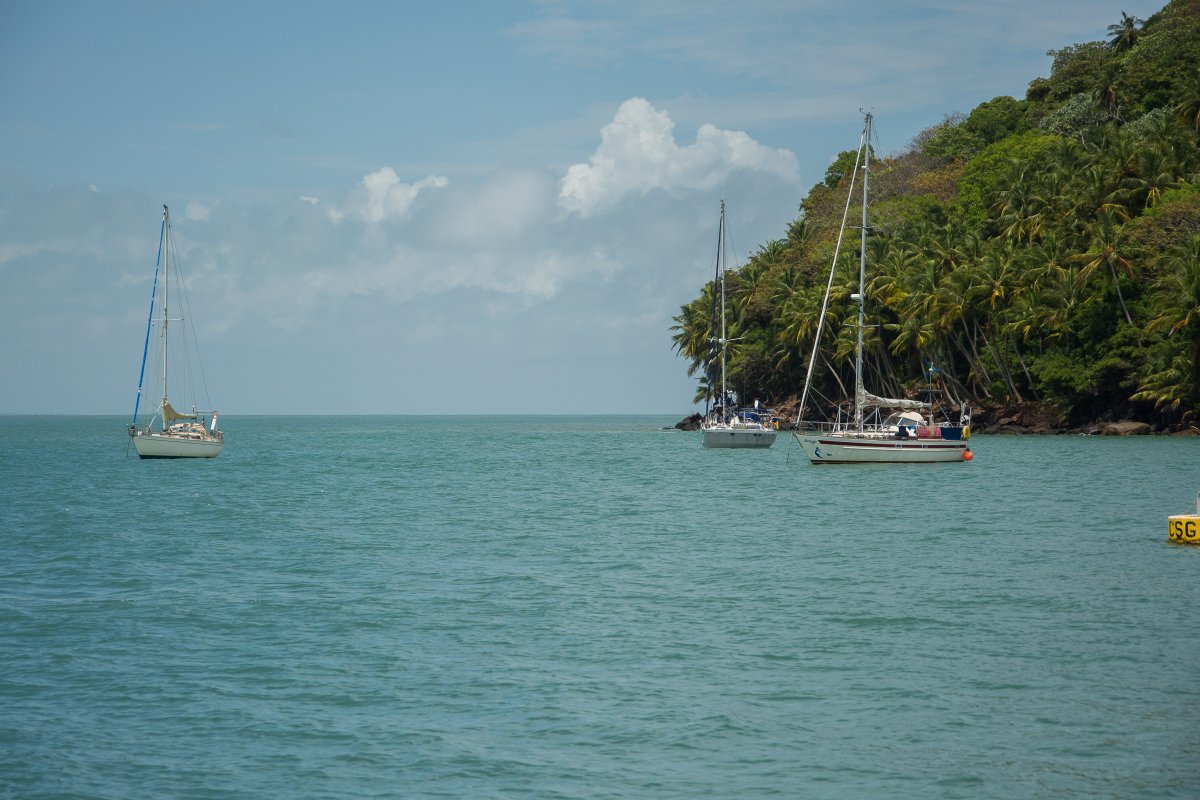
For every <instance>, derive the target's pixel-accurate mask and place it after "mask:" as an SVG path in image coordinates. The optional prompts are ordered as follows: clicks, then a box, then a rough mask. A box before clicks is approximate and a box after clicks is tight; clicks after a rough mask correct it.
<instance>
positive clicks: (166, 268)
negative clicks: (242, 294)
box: [159, 204, 171, 430]
mask: <svg viewBox="0 0 1200 800" xmlns="http://www.w3.org/2000/svg"><path fill="white" fill-rule="evenodd" d="M163 230H164V231H166V242H165V243H164V247H163V306H162V307H163V329H162V338H163V347H162V354H163V368H162V371H163V396H162V405H161V406H160V407H159V411H160V413H161V414H162V427H163V430H166V429H167V399H168V398H167V365H168V361H167V318H168V317H169V316H170V315H169V314H168V313H167V311H168V309H167V304H168V303H169V302H170V297H171V292H170V287H171V266H170V260H171V257H170V252H171V217H170V212H169V211H167V207H166V205H165V204H164V205H163Z"/></svg>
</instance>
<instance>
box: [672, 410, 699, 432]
mask: <svg viewBox="0 0 1200 800" xmlns="http://www.w3.org/2000/svg"><path fill="white" fill-rule="evenodd" d="M700 420H701V416H700V415H699V414H692V415H691V416H689V417H684V418H683V419H681V420H679V422H676V423H675V427H676V428H678V429H679V430H681V431H698V430H700Z"/></svg>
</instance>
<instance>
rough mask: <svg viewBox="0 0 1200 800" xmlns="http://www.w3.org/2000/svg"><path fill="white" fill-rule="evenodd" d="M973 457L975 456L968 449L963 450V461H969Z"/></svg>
mask: <svg viewBox="0 0 1200 800" xmlns="http://www.w3.org/2000/svg"><path fill="white" fill-rule="evenodd" d="M974 457H975V454H974V453H972V452H971V451H970V450H963V461H970V460H971V459H972V458H974Z"/></svg>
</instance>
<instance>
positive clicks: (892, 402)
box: [863, 392, 931, 410]
mask: <svg viewBox="0 0 1200 800" xmlns="http://www.w3.org/2000/svg"><path fill="white" fill-rule="evenodd" d="M863 398H864V399H863V403H864V404H865V405H869V406H879V407H880V408H911V409H914V410H919V409H923V408H930V407H931V406H930V405H929V403H922V402H921V401H920V400H897V399H895V398H891V397H876V396H875V395H873V394H871V393H870V392H867V393H866V394H865V395H864V396H863Z"/></svg>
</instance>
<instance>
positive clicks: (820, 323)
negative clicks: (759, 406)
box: [796, 125, 871, 425]
mask: <svg viewBox="0 0 1200 800" xmlns="http://www.w3.org/2000/svg"><path fill="white" fill-rule="evenodd" d="M866 139H867V127H866V126H865V125H864V126H863V132H862V134H861V135H860V136H859V139H858V152H857V153H856V154H855V156H854V171H853V172H851V173H850V187H849V190H848V191H847V192H846V208H845V210H843V211H842V227H841V229H839V230H838V239H837V246H836V247H834V250H833V264H832V265H830V267H829V282H828V283H827V284H826V285H825V299H824V300H822V301H821V316H820V317H819V318H818V319H817V330H816V333H815V334H814V335H813V347H812V353H811V354H810V355H809V357H808V372H807V373H806V374H805V376H804V391H803V392H801V394H800V407H799V408H797V409H796V424H797V425H799V424H800V420H801V419H802V418H803V417H804V403H805V401H806V400H807V399H808V386H809V382H810V381H811V380H812V372H813V366H814V365H815V364H816V360H817V347H818V345H819V344H820V341H821V331H822V330H823V329H824V327H825V312H826V311H828V309H829V292H830V290H831V289H832V288H833V276H834V273H835V272H836V271H837V262H838V255H839V254H840V253H841V251H842V239H843V237H844V236H845V233H846V221H847V220H848V219H849V218H850V201H851V200H852V199H853V198H854V184H855V182H856V181H857V180H858V165H859V163H860V162H861V160H862V155H863V149H864V143H865V147H870V146H871V143H870V142H869V141H866Z"/></svg>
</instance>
